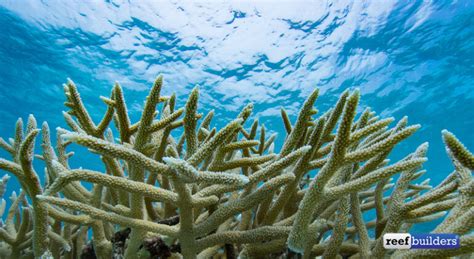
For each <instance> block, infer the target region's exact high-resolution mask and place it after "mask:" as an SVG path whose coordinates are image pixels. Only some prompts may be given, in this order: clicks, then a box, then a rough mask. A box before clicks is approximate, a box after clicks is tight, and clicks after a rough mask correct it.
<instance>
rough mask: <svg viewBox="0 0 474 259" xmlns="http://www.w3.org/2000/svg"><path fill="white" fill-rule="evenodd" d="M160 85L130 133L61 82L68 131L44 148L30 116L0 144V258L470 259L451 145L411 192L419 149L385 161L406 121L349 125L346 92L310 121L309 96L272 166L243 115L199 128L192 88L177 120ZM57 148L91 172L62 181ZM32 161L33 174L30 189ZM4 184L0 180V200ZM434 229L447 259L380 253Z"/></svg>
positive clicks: (268, 139) (359, 120)
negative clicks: (444, 239)
mask: <svg viewBox="0 0 474 259" xmlns="http://www.w3.org/2000/svg"><path fill="white" fill-rule="evenodd" d="M162 85H163V80H162V78H161V77H158V78H157V79H156V81H155V83H154V85H153V87H152V89H151V91H150V94H149V95H148V97H147V99H146V102H145V105H144V109H143V112H142V115H141V118H140V120H139V121H138V122H136V123H132V122H131V121H130V118H129V115H128V112H127V106H126V103H125V99H124V95H123V91H122V88H121V87H120V85H118V84H116V85H115V87H114V88H113V90H112V93H111V96H110V97H109V98H106V97H101V98H102V100H103V101H104V103H105V105H106V107H107V109H106V112H105V114H104V116H103V117H102V119H101V121H100V122H99V123H97V124H96V123H95V122H93V120H92V118H91V116H90V115H89V112H88V111H87V109H86V108H85V106H84V104H83V102H82V100H81V98H80V95H79V93H78V90H77V88H76V86H75V85H74V83H73V82H72V81H69V82H68V83H67V84H66V85H65V86H64V89H65V94H66V99H67V100H66V103H65V105H66V106H67V107H68V108H69V111H68V112H65V113H64V114H63V115H64V118H65V120H66V122H67V124H68V125H69V127H70V130H69V131H68V130H65V129H61V128H58V129H57V130H56V138H57V139H56V145H55V147H53V144H52V141H51V134H52V132H51V130H50V129H49V126H48V124H47V123H46V122H45V123H43V125H42V128H41V130H40V129H39V128H38V126H37V123H36V120H35V118H34V117H33V116H30V117H29V118H28V122H27V125H26V129H24V125H23V121H22V120H21V119H19V120H18V122H17V124H16V128H15V135H14V137H13V138H11V139H9V141H6V140H4V139H0V146H1V147H2V148H3V149H4V150H6V152H8V153H9V154H10V155H11V158H9V159H3V158H2V159H0V169H2V170H4V171H7V172H8V173H10V174H12V175H14V176H15V177H16V178H17V179H18V181H19V183H20V184H21V186H22V190H21V191H20V193H19V194H16V193H12V194H11V201H12V202H11V204H10V205H9V208H8V210H6V202H5V200H4V199H2V203H1V209H0V212H1V214H2V215H3V214H4V212H5V211H6V213H7V215H6V218H5V221H4V222H3V221H2V224H1V227H0V240H1V242H0V245H1V246H0V257H1V258H33V257H41V256H43V257H45V256H47V255H49V256H52V257H54V258H139V257H140V258H180V257H184V258H211V257H221V258H223V257H225V258H236V257H237V256H239V257H241V258H265V257H268V258H281V257H300V256H302V257H304V258H312V257H315V256H323V257H324V258H336V257H340V256H342V257H354V258H357V257H359V258H370V257H373V258H382V257H386V256H393V257H396V258H413V257H419V256H437V257H443V256H445V257H446V256H459V255H463V254H470V253H472V252H473V251H474V236H473V235H472V230H473V228H474V215H473V212H474V201H473V200H474V199H473V195H474V181H473V179H472V171H471V170H473V168H474V156H473V154H472V153H470V152H469V151H468V150H467V149H466V148H465V147H464V146H463V145H462V144H461V142H460V141H459V140H458V139H457V138H456V137H455V136H454V135H453V134H452V133H450V132H448V131H443V139H444V141H445V144H446V149H447V153H448V155H449V156H450V157H451V159H452V161H453V164H454V168H455V169H454V171H453V172H452V173H451V174H449V175H447V177H446V178H445V179H444V181H442V182H441V183H440V184H439V185H437V186H435V187H432V186H430V185H429V180H425V181H422V182H420V183H415V181H417V179H418V178H420V176H422V175H423V174H425V171H424V170H423V169H422V165H423V163H424V162H425V161H426V160H427V158H426V152H427V149H428V144H427V143H424V144H422V145H420V146H419V147H418V148H415V149H414V150H413V152H412V153H410V154H407V155H406V156H405V157H404V158H403V159H401V160H399V161H394V162H392V161H389V160H388V159H387V157H388V156H389V154H390V152H391V151H392V149H393V148H394V147H395V146H396V145H397V144H398V143H400V142H401V141H403V140H404V139H406V138H408V137H409V136H410V135H412V134H413V133H414V132H415V131H416V130H417V129H418V128H419V125H413V126H409V125H407V123H408V121H407V118H406V117H405V118H403V119H401V120H400V121H399V122H398V123H396V125H395V126H393V127H389V125H390V124H391V123H392V122H393V120H394V119H393V118H386V119H383V118H380V117H379V116H376V114H375V113H374V112H372V111H370V110H369V109H366V110H365V111H363V112H362V113H361V114H359V115H357V114H356V110H357V107H358V102H359V92H358V91H357V90H355V91H353V92H349V91H345V92H344V93H343V94H342V95H341V96H340V98H339V100H338V101H337V103H336V104H335V105H334V107H333V108H332V109H330V110H329V111H328V112H326V113H324V114H322V115H321V116H319V117H318V116H316V114H317V113H318V111H317V110H316V109H314V104H315V102H316V99H317V98H318V90H315V91H314V92H313V93H312V94H311V95H310V96H309V97H308V99H307V100H306V101H305V103H304V104H303V107H302V108H301V110H300V112H299V114H298V116H297V119H296V122H295V123H292V122H291V121H290V119H289V116H288V115H287V113H286V111H285V110H284V109H282V111H281V112H282V118H283V124H284V126H285V129H286V134H287V135H286V138H285V140H284V144H283V146H282V147H281V149H280V150H279V153H275V150H276V149H275V147H274V140H275V137H276V135H271V136H268V134H267V133H266V129H265V127H264V126H263V125H261V124H260V123H259V122H258V120H255V121H254V122H253V123H252V124H251V126H250V128H246V126H245V125H247V123H246V122H247V120H248V118H249V116H250V115H251V112H252V109H253V106H252V105H251V104H250V105H247V106H246V107H245V108H244V109H243V110H242V112H241V113H240V114H239V115H238V116H237V118H235V119H234V120H233V121H231V122H229V123H228V124H227V125H225V126H224V127H223V128H221V129H216V128H211V121H212V118H213V111H211V112H209V113H208V114H206V115H205V116H203V115H202V114H199V113H198V98H199V92H198V88H195V89H194V90H193V91H192V92H191V94H190V95H189V99H188V100H187V102H186V105H185V107H183V108H180V109H177V108H176V107H175V106H176V105H175V104H176V97H175V95H172V96H161V95H160V92H161V88H162ZM199 121H200V122H199ZM112 124H114V125H115V128H114V130H111V129H110V128H112ZM113 132H115V133H116V135H117V134H118V137H114V136H113ZM40 133H41V137H39V136H40ZM179 134H181V136H180V137H178V136H179ZM37 138H41V148H37V149H36V150H41V152H35V142H36V139H37ZM70 145H80V146H83V147H86V148H88V149H89V151H90V152H93V153H95V154H97V155H98V156H99V157H100V159H101V161H102V162H103V168H104V170H103V171H101V172H98V171H93V170H89V169H83V168H71V166H70V165H69V160H71V159H73V153H72V152H68V151H67V149H68V147H69V146H70ZM35 153H38V154H35ZM34 159H40V160H42V161H43V162H44V163H43V164H44V171H45V173H44V177H45V180H44V184H43V185H42V184H41V181H40V179H39V174H38V173H37V172H36V170H37V168H35V167H34V166H33V160H34ZM392 176H394V178H392ZM8 179H9V176H8V175H5V176H4V177H3V178H2V179H1V180H0V193H1V194H2V196H3V194H4V192H5V185H6V183H7V181H8ZM394 179H396V180H394ZM86 182H87V183H91V184H92V188H86V186H85V185H84V183H86ZM89 186H90V185H89ZM371 210H372V211H375V216H374V217H373V218H372V219H368V215H372V214H368V213H367V212H369V211H371ZM442 217H444V219H443V220H442V222H441V223H440V224H439V225H438V226H437V227H436V228H435V229H434V232H435V233H441V232H447V233H456V234H458V235H459V236H460V242H461V247H460V248H459V249H450V250H408V251H402V250H400V251H394V250H385V249H384V247H383V242H382V236H383V235H384V233H394V232H408V231H409V230H410V229H411V228H412V227H413V226H414V225H415V224H417V223H420V222H428V221H432V220H435V219H439V218H442ZM372 231H373V232H374V233H375V234H374V235H371V234H369V233H372Z"/></svg>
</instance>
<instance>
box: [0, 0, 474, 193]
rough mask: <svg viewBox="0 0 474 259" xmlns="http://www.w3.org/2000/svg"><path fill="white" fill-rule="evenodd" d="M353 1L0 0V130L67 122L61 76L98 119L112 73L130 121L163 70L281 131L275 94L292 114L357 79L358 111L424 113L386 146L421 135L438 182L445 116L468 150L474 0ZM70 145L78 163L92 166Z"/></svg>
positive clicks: (181, 87) (223, 108) (176, 82)
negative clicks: (316, 92) (250, 108)
mask: <svg viewBox="0 0 474 259" xmlns="http://www.w3.org/2000/svg"><path fill="white" fill-rule="evenodd" d="M320 2H324V1H320ZM349 2H351V1H341V2H337V3H336V2H334V3H332V2H330V3H327V4H326V3H324V4H321V3H316V2H300V1H298V2H296V3H290V2H289V1H288V2H280V3H270V2H258V3H250V2H242V3H239V4H237V3H233V4H229V3H223V2H208V3H206V2H201V3H196V4H190V3H189V4H185V5H180V4H176V3H172V2H157V1H139V3H140V4H133V5H132V4H129V3H127V2H126V1H123V2H121V1H104V2H100V1H72V0H71V1H26V0H25V1H0V28H1V33H0V114H1V118H2V119H1V120H0V136H2V137H4V138H5V137H6V138H8V137H11V136H12V135H13V126H14V123H15V121H16V119H17V118H18V117H22V118H24V119H26V117H27V116H28V114H30V113H34V115H35V116H36V118H37V119H38V121H40V122H41V121H45V120H47V121H48V122H49V123H50V125H51V127H52V128H54V127H56V126H62V127H66V125H65V123H64V122H63V119H62V115H61V111H62V110H65V107H64V106H63V102H64V99H65V98H64V95H63V90H62V83H64V82H65V81H66V78H68V77H69V78H71V79H73V80H74V81H75V82H76V84H77V85H78V87H79V89H80V91H81V94H82V97H83V99H84V100H85V102H86V103H87V105H88V108H90V109H92V108H94V109H96V112H95V113H94V114H92V115H93V116H94V118H95V119H96V121H98V120H99V118H100V117H101V115H102V113H103V111H104V109H105V108H104V104H103V103H102V102H101V101H100V100H99V98H98V96H100V95H103V96H108V95H109V93H110V90H111V86H112V85H113V82H114V81H118V82H120V83H121V84H122V86H123V87H124V88H125V89H126V90H125V96H126V98H127V99H128V106H129V110H130V111H131V112H132V119H134V120H136V119H137V118H138V116H139V114H140V113H139V111H140V110H141V108H142V104H143V100H144V98H145V96H146V94H147V89H149V87H150V85H151V84H152V82H153V79H154V78H155V77H156V76H157V75H158V74H163V75H164V76H165V87H164V93H165V94H171V93H172V92H175V93H176V94H177V95H178V97H179V98H180V100H179V104H180V105H182V104H183V103H184V102H185V98H186V96H187V94H188V93H189V92H190V91H191V89H192V88H193V87H194V86H195V85H200V92H201V97H200V104H199V105H200V111H201V112H207V111H209V110H211V109H215V111H216V115H217V116H215V118H216V121H215V124H216V125H222V124H224V123H225V122H227V121H229V120H231V119H232V118H234V117H235V115H236V114H237V113H238V112H239V111H240V109H241V108H242V107H243V106H245V105H246V104H247V103H248V102H253V103H254V104H255V110H254V117H255V116H256V117H259V118H260V121H262V122H264V123H265V126H266V128H268V129H270V130H271V131H273V132H276V133H280V138H279V141H277V144H281V142H282V138H283V137H284V129H283V124H282V122H281V120H280V118H279V111H280V107H282V106H283V107H285V108H286V109H287V111H289V113H291V114H292V117H291V118H292V119H293V120H294V119H295V116H296V113H297V111H298V109H299V107H300V106H301V104H302V102H303V101H304V99H305V98H306V96H307V95H308V94H309V93H310V92H311V91H312V90H313V89H314V87H319V88H320V89H321V93H322V94H321V95H320V98H319V99H318V101H317V108H318V109H319V110H321V111H324V110H325V109H327V108H328V107H330V106H331V105H332V104H334V102H335V101H336V100H337V97H338V95H339V94H340V93H341V92H342V91H343V90H345V89H347V88H355V87H358V88H360V90H361V93H362V99H361V107H360V110H363V109H364V108H365V107H371V108H372V109H373V110H374V111H377V112H378V113H379V114H381V115H382V116H385V117H388V116H394V117H395V118H396V119H400V118H402V117H403V116H404V115H408V118H409V122H410V123H411V124H417V123H419V124H421V125H422V129H421V130H419V131H418V133H416V134H415V135H414V136H412V137H411V138H410V139H409V140H407V141H405V143H404V144H403V145H401V146H400V147H399V148H398V149H396V150H395V153H394V154H393V156H392V158H393V159H397V158H400V157H402V156H404V155H406V154H407V153H409V152H411V151H412V150H414V149H415V148H416V146H417V145H419V144H421V143H422V142H424V141H429V142H430V150H429V153H428V156H429V159H430V160H429V161H428V162H427V163H426V165H425V167H426V168H427V169H428V171H429V172H428V174H427V175H426V177H430V178H431V179H432V182H433V183H435V184H436V183H439V182H440V180H441V179H442V178H444V177H445V176H446V175H447V174H448V173H450V172H451V171H452V169H453V167H452V165H451V163H450V161H449V159H448V158H447V156H446V153H445V150H444V146H443V144H442V141H441V130H442V129H444V128H446V129H448V130H450V131H452V132H453V133H455V134H456V136H457V137H458V138H459V139H461V140H462V141H463V142H464V144H465V145H466V146H467V147H468V148H469V149H471V150H474V134H473V129H474V112H473V105H474V51H473V49H474V2H472V1H469V0H466V1H452V2H451V1H449V2H448V1H436V2H435V3H432V2H428V1H426V2H422V1H398V3H397V2H395V1H392V2H391V1H384V3H378V2H379V1H372V3H365V4H348V3H349ZM380 2H381V1H380ZM277 146H279V145H277ZM0 154H1V155H2V156H4V155H5V154H4V153H0ZM79 154H80V155H78V156H75V157H74V165H77V166H79V165H82V166H85V167H90V168H94V167H96V166H98V165H97V164H95V162H91V161H95V160H90V159H91V156H90V155H89V156H87V155H84V154H83V153H79ZM41 172H42V171H41ZM18 188H19V187H18V186H15V185H14V184H13V185H12V184H10V185H9V188H8V191H7V193H9V192H10V191H11V190H13V189H16V190H17V189H18Z"/></svg>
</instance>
